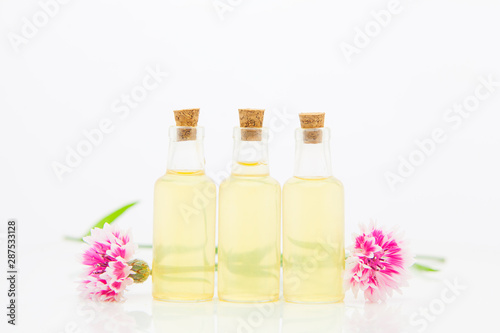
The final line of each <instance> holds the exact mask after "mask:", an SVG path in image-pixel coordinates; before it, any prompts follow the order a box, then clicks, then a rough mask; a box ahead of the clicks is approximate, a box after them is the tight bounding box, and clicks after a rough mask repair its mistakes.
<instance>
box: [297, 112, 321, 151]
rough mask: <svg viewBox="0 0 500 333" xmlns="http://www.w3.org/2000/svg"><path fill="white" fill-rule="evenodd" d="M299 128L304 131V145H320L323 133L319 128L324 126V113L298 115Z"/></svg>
mask: <svg viewBox="0 0 500 333" xmlns="http://www.w3.org/2000/svg"><path fill="white" fill-rule="evenodd" d="M299 118H300V127H302V128H303V129H306V131H304V143H321V142H322V141H323V132H322V131H321V130H320V128H323V127H324V126H325V113H324V112H308V113H299Z"/></svg>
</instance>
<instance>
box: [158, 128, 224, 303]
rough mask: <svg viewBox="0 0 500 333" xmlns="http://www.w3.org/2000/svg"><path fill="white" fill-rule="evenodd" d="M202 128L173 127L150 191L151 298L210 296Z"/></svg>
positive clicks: (211, 254)
mask: <svg viewBox="0 0 500 333" xmlns="http://www.w3.org/2000/svg"><path fill="white" fill-rule="evenodd" d="M203 134H204V129H203V128H202V127H189V126H185V127H184V126H173V127H171V128H170V132H169V135H170V145H169V153H168V164H167V173H166V174H165V175H164V176H162V177H160V178H159V179H158V180H157V181H156V184H155V189H154V228H153V229H154V234H153V268H152V276H153V297H154V298H155V299H158V300H164V301H205V300H210V299H212V298H213V294H214V274H215V273H214V271H215V220H216V187H215V183H214V182H213V181H212V180H211V179H210V178H209V177H208V176H207V175H205V171H204V169H205V159H204V152H203Z"/></svg>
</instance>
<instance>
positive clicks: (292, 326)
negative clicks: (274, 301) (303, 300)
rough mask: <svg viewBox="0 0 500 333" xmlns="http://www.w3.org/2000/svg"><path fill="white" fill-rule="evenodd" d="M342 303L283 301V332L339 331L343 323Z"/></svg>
mask: <svg viewBox="0 0 500 333" xmlns="http://www.w3.org/2000/svg"><path fill="white" fill-rule="evenodd" d="M344 309H345V306H344V304H343V303H338V304H295V303H285V302H284V303H283V333H310V332H315V333H316V332H318V333H340V332H342V327H343V323H344ZM276 332H277V331H276Z"/></svg>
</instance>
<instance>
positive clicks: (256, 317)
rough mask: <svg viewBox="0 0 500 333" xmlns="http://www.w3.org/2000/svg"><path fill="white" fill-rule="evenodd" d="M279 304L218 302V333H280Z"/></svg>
mask: <svg viewBox="0 0 500 333" xmlns="http://www.w3.org/2000/svg"><path fill="white" fill-rule="evenodd" d="M280 314H281V302H272V303H254V304H243V303H242V304H237V303H227V302H220V301H219V302H218V304H217V332H218V333H277V332H280Z"/></svg>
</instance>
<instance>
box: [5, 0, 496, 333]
mask: <svg viewBox="0 0 500 333" xmlns="http://www.w3.org/2000/svg"><path fill="white" fill-rule="evenodd" d="M47 1H48V0H42V2H44V3H45V2H47ZM223 1H225V2H226V3H227V2H230V3H231V4H232V6H233V8H232V9H233V10H232V11H229V12H226V13H225V15H224V18H225V19H224V20H221V19H220V18H219V16H218V14H217V11H216V10H215V9H214V6H213V1H212V0H175V1H174V0H171V1H160V0H151V1H141V2H137V1H130V0H121V1H118V0H112V1H104V2H103V1H97V0H89V1H68V3H67V4H65V5H61V6H60V8H59V11H58V12H57V13H56V14H55V15H54V17H53V18H50V20H49V21H48V23H47V24H46V25H45V26H44V27H42V28H40V29H39V30H38V32H37V33H36V34H34V36H33V37H30V38H29V39H28V41H27V44H26V45H23V46H22V47H21V48H20V50H19V51H18V52H16V51H15V50H14V48H13V47H12V45H11V43H10V42H9V36H12V35H11V34H12V33H16V34H20V33H21V32H22V27H23V25H24V24H25V23H24V22H25V21H24V19H25V18H26V19H27V20H32V18H33V16H36V15H40V14H39V13H40V10H41V9H40V5H39V1H38V0H19V1H0V35H1V36H2V38H0V220H1V221H6V220H7V219H8V218H12V217H14V218H17V219H18V220H19V223H20V227H19V228H20V229H19V230H20V232H19V239H20V240H19V244H20V253H19V260H20V265H21V273H20V282H19V288H20V296H19V297H20V298H19V302H20V304H21V306H22V307H21V310H20V312H19V321H20V323H21V324H22V325H24V327H40V326H42V325H41V322H45V323H47V326H46V325H45V324H44V325H43V326H44V328H45V327H46V328H47V331H49V332H52V331H53V330H54V328H58V329H59V331H61V329H62V327H63V326H62V325H64V323H65V322H68V321H71V320H73V319H74V320H76V321H77V322H80V321H81V320H83V319H82V318H81V317H79V316H78V314H76V312H75V311H76V309H77V306H78V305H77V303H76V300H75V297H74V285H73V284H72V283H71V281H73V280H74V277H75V276H74V274H75V272H76V266H75V267H74V268H73V266H72V265H71V264H69V263H68V260H69V258H73V257H74V256H75V255H76V254H75V253H76V251H75V249H74V247H73V246H72V245H71V244H68V245H66V244H65V243H60V242H61V238H62V236H63V235H72V236H79V235H81V234H83V233H84V232H86V231H87V230H88V228H89V226H90V225H92V224H93V223H95V221H96V220H98V219H100V218H101V217H102V216H104V215H106V214H107V213H108V212H110V211H112V210H114V209H116V208H118V207H120V206H122V205H124V204H126V203H129V202H132V201H136V200H139V201H140V203H139V204H138V205H137V206H136V207H134V208H133V209H131V210H130V211H129V212H127V213H126V215H125V216H124V217H123V218H122V219H120V221H119V222H118V223H119V224H120V225H121V226H122V227H133V229H134V237H135V239H136V240H137V241H139V242H140V243H150V242H151V232H152V187H153V183H154V181H155V180H156V179H157V178H158V177H159V176H161V174H162V173H164V171H165V170H164V169H165V164H166V157H167V154H166V152H167V128H168V126H170V125H172V124H173V123H174V121H173V115H172V112H171V111H172V110H173V109H178V108H186V107H200V108H201V118H200V125H202V126H204V127H205V128H206V159H207V172H208V173H209V174H210V175H212V176H213V177H214V178H219V176H220V175H221V174H224V169H225V167H226V166H227V165H228V162H229V159H230V157H231V150H232V141H231V131H232V127H233V126H236V125H237V121H238V119H237V108H239V107H263V108H266V109H267V113H266V117H265V125H266V126H268V127H271V128H274V130H273V131H274V138H273V140H272V142H271V143H270V159H271V173H272V175H273V176H274V177H275V178H277V179H278V180H279V181H280V182H281V183H283V182H284V181H285V180H286V179H287V178H288V177H290V176H291V174H292V170H293V152H294V148H293V146H294V142H293V130H294V128H295V127H297V126H298V119H297V113H298V112H302V111H325V112H327V116H326V123H327V126H329V127H330V128H331V129H332V146H333V163H334V165H333V170H334V174H335V175H336V176H337V177H338V178H339V179H340V180H342V182H343V183H344V185H345V188H346V235H347V239H349V235H350V234H351V233H352V232H353V231H355V230H357V223H358V222H367V221H368V220H369V219H370V218H375V219H377V220H379V221H381V222H382V223H383V224H385V225H388V226H392V225H396V224H399V225H401V227H402V228H403V229H404V230H405V231H406V234H407V235H408V236H409V237H410V238H412V239H413V240H415V243H416V244H424V246H423V247H422V248H421V249H420V253H424V254H425V253H428V254H438V255H439V254H442V253H446V254H448V255H449V259H450V264H449V265H450V266H447V269H449V270H451V271H449V272H448V271H447V272H443V278H448V279H453V278H455V277H458V278H459V279H462V278H463V279H464V281H466V282H464V283H468V285H469V286H470V289H468V290H467V291H466V292H464V296H463V297H460V298H458V299H457V302H456V303H453V304H451V305H450V306H449V309H448V308H446V311H445V312H444V313H443V315H442V316H440V317H439V318H438V319H436V321H435V323H433V324H432V325H430V326H429V330H430V329H433V330H437V331H439V329H440V328H442V327H444V328H454V329H456V330H457V331H470V330H471V329H472V328H481V327H482V326H484V327H486V325H488V324H491V325H493V324H492V322H493V318H494V317H493V315H492V314H491V312H492V309H493V308H494V307H495V306H494V305H489V303H488V300H495V299H498V296H496V297H494V296H495V295H492V294H494V293H497V291H496V289H495V288H494V285H495V282H494V281H495V279H496V276H498V268H497V267H498V265H497V264H496V261H497V258H498V255H499V254H500V253H499V251H498V250H497V249H496V247H495V246H496V243H497V239H498V234H499V232H500V223H498V222H499V220H500V210H499V209H498V202H499V199H500V195H499V192H498V188H500V176H499V173H498V170H499V169H500V159H499V158H498V154H499V151H500V149H499V148H500V131H499V130H498V126H499V125H498V124H499V123H500V113H499V112H498V110H499V108H500V88H499V87H497V88H496V89H495V90H494V91H493V92H492V93H491V94H490V95H489V96H488V97H487V98H485V100H484V101H481V102H480V103H479V106H478V107H477V109H476V110H475V111H473V112H471V113H470V114H468V116H467V118H453V119H450V118H446V117H447V115H448V110H449V109H450V108H452V107H453V105H454V104H455V103H462V102H463V101H464V100H468V98H469V97H471V96H474V94H475V93H476V88H477V86H478V85H479V84H480V82H481V77H488V76H490V75H491V76H492V77H493V78H494V79H495V80H499V81H500V70H499V63H498V59H500V48H499V46H498V31H500V21H499V20H498V13H499V12H500V3H499V2H498V1H495V0H460V1H456V0H455V1H451V0H435V1H430V0H419V1H415V0H413V1H410V0H401V1H400V6H399V7H400V10H398V14H394V15H392V16H391V17H392V19H391V21H390V23H388V24H387V26H385V27H384V28H382V29H381V31H380V33H379V34H378V35H377V36H375V37H373V38H371V41H370V43H369V45H368V46H366V47H362V48H360V50H359V54H355V55H354V56H353V57H352V61H351V62H350V63H349V62H348V61H347V60H346V58H345V57H344V55H343V54H342V51H341V49H340V46H341V45H342V43H343V42H345V43H351V44H352V43H353V40H354V38H355V36H356V32H355V31H356V30H355V29H356V27H359V28H361V29H364V27H365V26H366V25H367V24H368V25H370V24H373V23H372V22H374V21H373V20H374V18H373V16H372V15H371V14H370V13H371V11H377V12H379V11H380V10H385V9H387V8H388V6H390V5H389V3H390V1H385V0H384V1H383V0H376V1H374V0H362V1H351V2H349V1H341V2H338V1H327V0H323V1H314V0H307V1H305V0H294V1H291V0H275V1H269V0H252V1H236V0H231V1H230V0H223ZM148 68H149V69H148ZM156 68H159V70H160V71H164V72H168V77H166V78H162V77H160V78H158V81H159V83H158V85H155V84H154V82H153V81H151V80H148V81H147V83H149V87H151V85H153V86H154V88H152V89H151V91H150V92H149V93H148V95H147V96H146V97H145V99H144V101H142V102H141V103H139V105H138V106H137V107H135V108H133V109H131V110H130V113H129V114H126V109H124V108H123V106H124V104H123V102H120V101H121V99H122V94H130V93H131V91H134V90H137V89H140V88H138V87H140V85H142V84H143V81H144V79H145V78H147V77H148V75H151V74H150V72H151V71H154V70H155V69H156ZM481 91H482V93H485V92H486V91H485V90H484V89H482V90H481ZM117 103H118V104H117ZM113 110H115V111H118V112H113ZM448 116H449V115H448ZM105 119H109V120H110V121H111V122H112V124H113V126H114V127H113V130H112V131H111V132H110V133H108V134H105V135H104V136H103V139H102V142H101V143H100V144H99V145H98V146H96V147H94V148H93V149H92V152H91V153H90V154H89V156H86V157H84V158H83V160H82V162H81V164H80V165H79V166H78V167H75V168H73V170H72V172H71V173H70V174H65V175H63V177H62V181H59V179H58V177H57V176H56V174H55V173H54V171H53V169H52V166H51V165H52V164H53V163H54V162H63V161H64V160H65V158H66V154H67V147H70V148H72V149H75V147H76V146H77V145H78V144H81V143H82V142H83V140H85V136H84V134H83V132H85V131H91V130H93V129H95V128H96V127H97V126H99V124H100V123H101V125H102V122H103V121H104V122H105ZM457 119H462V120H457ZM454 125H456V126H454ZM101 127H105V128H106V126H101ZM440 128H441V129H442V130H443V132H444V133H445V135H446V138H447V139H446V140H445V141H444V142H442V143H439V144H437V145H436V148H435V150H434V151H433V152H432V154H430V156H429V157H427V158H426V159H425V161H424V162H423V163H422V165H420V166H418V167H416V168H415V171H414V172H413V174H411V175H410V176H409V177H407V178H406V181H405V182H404V183H402V184H398V186H397V187H396V188H395V190H391V188H390V186H389V185H388V183H387V182H386V180H385V178H384V174H385V173H386V172H388V171H391V172H395V171H396V169H397V168H398V163H399V162H398V158H399V156H403V157H404V158H408V156H409V155H410V154H412V153H414V152H415V151H416V148H417V145H416V144H415V140H423V139H426V138H430V137H432V133H433V132H434V131H435V130H436V129H440ZM2 225H3V224H2ZM2 228H3V227H2ZM0 232H4V230H3V229H2V230H1V231H0ZM426 244H434V245H435V247H432V248H430V247H427V245H426ZM3 246H4V245H2V247H3ZM452 249H453V250H452ZM0 253H3V250H0ZM3 258H4V257H3V255H1V256H0V260H1V262H2V264H1V265H3V262H4V259H3ZM75 265H76V264H75ZM0 281H2V282H1V283H0V288H1V289H0V295H4V296H2V297H0V303H2V302H4V301H3V300H4V299H6V297H5V292H4V291H3V290H4V289H5V288H4V283H5V281H4V279H0ZM490 285H491V287H490ZM442 286H443V283H442V282H440V281H435V282H433V281H428V280H426V279H421V280H415V282H414V284H413V287H412V288H411V289H409V290H408V291H407V293H406V294H405V295H404V298H402V297H399V298H395V299H393V300H391V302H390V303H388V306H389V310H387V309H386V310H384V309H383V308H382V309H380V310H379V309H378V307H373V308H370V310H367V311H368V312H367V313H368V314H367V316H368V317H363V315H362V314H361V315H358V312H357V310H356V309H358V308H361V305H360V304H359V303H355V304H357V305H355V306H356V308H353V307H354V305H352V306H351V305H349V303H348V302H346V307H345V309H344V310H343V311H344V313H345V317H346V318H345V319H344V323H345V327H346V329H347V327H349V325H350V324H352V323H353V322H356V323H357V322H360V323H363V320H365V321H370V320H377V319H373V318H372V317H370V316H375V317H377V316H378V317H377V318H382V319H383V318H384V314H386V315H387V314H390V313H391V311H392V310H391V307H395V308H396V309H397V310H398V311H399V310H401V311H403V312H405V313H412V311H413V310H414V308H415V307H416V306H418V305H419V304H423V305H425V304H428V303H429V302H431V300H432V299H433V298H434V297H436V295H438V294H439V290H440V288H442ZM433 290H435V291H433ZM485 295H487V296H488V298H487V299H486V300H485V301H484V302H483V301H481V296H485ZM129 297H130V301H129V302H127V303H126V304H125V305H124V306H123V309H124V310H123V311H125V314H126V312H127V311H142V312H144V313H145V315H143V314H139V317H140V318H138V320H146V321H147V320H150V321H151V322H152V323H154V322H157V321H158V320H159V321H160V322H162V320H163V319H162V318H159V319H158V318H157V317H155V318H154V319H153V318H151V317H150V316H151V314H152V305H151V299H150V298H149V292H148V286H147V285H146V286H143V287H140V288H136V289H135V290H134V291H133V292H131V293H130V295H129ZM419 302H420V303H419ZM497 308H498V307H497ZM183 309H184V308H181V307H179V308H175V307H173V308H172V309H171V310H172V312H171V313H172V316H174V317H175V318H177V314H176V311H179V315H178V317H179V318H180V319H179V323H182V320H183V319H182V318H185V317H183V315H185V314H188V313H189V311H191V310H190V309H191V308H189V307H188V308H187V310H186V311H187V312H186V311H184V310H183ZM221 309H222V307H221V306H220V304H215V305H213V307H212V306H211V305H206V308H205V305H200V307H199V308H198V307H197V308H193V311H195V314H196V313H201V314H204V313H206V312H207V313H209V314H211V313H216V316H215V318H217V323H218V324H219V328H220V327H223V326H221V322H222V323H224V320H222V319H220V316H219V317H218V314H219V313H220V311H222V310H221ZM279 309H280V313H283V316H282V317H280V318H282V319H281V324H280V325H282V326H283V329H285V328H286V329H288V330H291V332H293V329H299V327H300V326H301V325H299V324H297V325H296V326H295V325H293V324H292V325H287V320H286V318H287V316H285V314H286V313H288V312H287V311H288V310H287V308H286V307H282V308H279ZM329 309H330V308H324V309H323V310H318V311H319V312H320V314H319V315H318V316H321V315H322V314H321V313H323V312H322V311H325V317H328V318H330V314H329V313H328V311H330V310H329ZM331 309H332V310H331V311H332V316H333V317H335V318H337V316H340V317H342V316H341V315H339V314H338V312H337V310H336V309H333V307H332V308H331ZM372 310H373V312H371V311H372ZM109 311H114V310H109ZM116 311H117V312H116V314H117V315H119V316H122V315H124V312H123V311H122V310H120V308H118V310H116ZM120 311H122V312H120ZM183 311H184V312H183ZM196 311H199V312H196ZM290 311H291V313H294V312H293V310H290ZM304 311H308V310H304ZM166 313H167V315H166V316H167V317H168V313H169V312H168V311H166ZM200 316H202V317H203V315H200ZM359 316H361V317H362V318H365V319H357V318H358V317H359ZM387 316H388V317H391V318H393V317H398V316H391V315H387ZM209 317H210V318H211V316H209ZM0 318H1V317H0ZM72 318H73V319H72ZM143 318H144V319H143ZM148 318H149V319H148ZM203 318H205V317H203ZM272 318H273V319H272V320H274V317H272ZM348 318H352V320H349V319H348ZM4 319H5V318H4ZM207 320H208V322H211V320H212V319H207ZM384 320H385V319H384ZM382 321H383V320H382ZM316 322H317V323H318V325H321V323H322V321H321V320H318V321H315V320H313V321H312V324H311V323H310V324H311V325H314V323H316ZM402 322H403V325H405V323H406V322H407V317H404V316H403V321H402ZM49 323H50V324H49ZM189 323H191V321H188V322H187V324H189ZM399 324H401V323H400V322H399V321H398V320H396V323H395V324H394V325H399ZM0 325H2V326H0V327H2V330H3V327H4V326H5V322H4V320H2V321H1V323H0ZM166 325H168V324H166ZM208 325H209V324H208ZM270 325H274V324H270ZM151 327H152V326H151ZM354 327H356V325H354ZM19 329H20V330H21V328H19ZM179 330H180V329H179ZM23 331H24V330H23ZM318 331H320V330H319V329H318ZM333 331H335V330H333ZM351 331H356V330H351ZM209 332H210V331H209Z"/></svg>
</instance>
